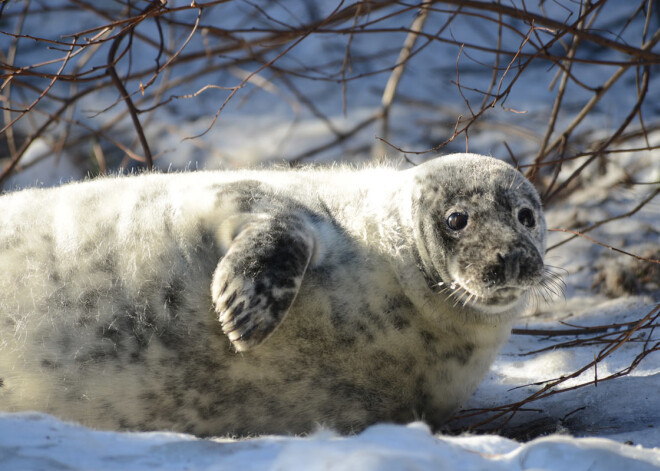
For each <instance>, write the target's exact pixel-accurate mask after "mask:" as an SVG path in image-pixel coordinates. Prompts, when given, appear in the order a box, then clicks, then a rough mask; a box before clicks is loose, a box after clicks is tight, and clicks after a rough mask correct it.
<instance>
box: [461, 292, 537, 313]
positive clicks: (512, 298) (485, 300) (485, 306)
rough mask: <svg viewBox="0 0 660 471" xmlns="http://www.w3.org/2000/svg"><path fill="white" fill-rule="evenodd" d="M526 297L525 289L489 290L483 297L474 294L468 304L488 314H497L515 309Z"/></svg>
mask: <svg viewBox="0 0 660 471" xmlns="http://www.w3.org/2000/svg"><path fill="white" fill-rule="evenodd" d="M463 289H465V288H463ZM466 291H468V290H466ZM525 296H526V290H525V289H523V288H516V287H503V288H496V289H487V290H485V291H484V294H481V295H479V294H476V293H473V294H472V296H471V300H470V302H469V303H466V304H467V305H469V306H470V307H472V308H474V309H477V310H479V311H482V312H484V313H487V314H497V313H501V312H504V311H508V310H511V309H513V308H514V306H515V305H516V304H518V303H519V302H520V301H521V299H522V298H523V297H525Z"/></svg>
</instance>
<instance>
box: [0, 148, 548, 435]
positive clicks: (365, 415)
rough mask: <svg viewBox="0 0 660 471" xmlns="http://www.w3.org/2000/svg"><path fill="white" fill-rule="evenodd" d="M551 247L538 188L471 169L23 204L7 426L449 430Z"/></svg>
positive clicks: (228, 179)
mask: <svg viewBox="0 0 660 471" xmlns="http://www.w3.org/2000/svg"><path fill="white" fill-rule="evenodd" d="M521 208H527V209H528V210H530V211H531V212H532V213H531V214H532V215H533V217H534V221H535V225H534V226H533V227H527V226H528V225H529V223H530V220H531V219H530V218H531V216H530V213H528V212H527V210H525V212H524V214H522V215H521V213H520V211H521ZM452 211H454V212H456V211H462V212H464V213H465V214H467V215H468V219H467V224H466V225H465V227H464V228H462V229H460V230H452V229H451V228H449V227H448V225H447V220H448V219H447V218H448V214H452ZM525 224H527V225H525ZM544 250H545V223H544V220H543V214H542V210H541V205H540V202H539V198H538V195H537V194H536V192H535V191H534V189H533V187H532V186H531V185H530V184H529V183H528V182H527V181H525V180H524V178H523V177H522V176H521V175H520V174H518V173H517V172H516V171H515V170H514V169H513V168H511V167H510V166H508V165H506V164H504V163H502V162H500V161H498V160H495V159H492V158H488V157H481V156H476V155H469V154H457V155H454V156H448V157H444V158H440V159H436V160H434V161H431V162H428V163H426V164H423V165H420V166H418V167H416V168H412V169H409V170H406V171H400V172H399V171H395V170H394V169H389V168H367V169H363V170H352V169H349V168H334V169H330V170H309V169H308V170H300V171H243V172H199V173H185V174H146V175H141V176H136V177H127V178H106V179H100V180H95V181H89V182H84V183H76V184H69V185H65V186H63V187H61V188H58V189H34V190H25V191H20V192H16V193H11V194H6V195H4V196H2V197H0V267H1V269H0V409H2V410H6V411H19V410H41V411H45V412H49V413H52V414H55V415H57V416H59V417H62V418H65V419H69V420H75V421H79V422H81V423H83V424H86V425H90V426H94V427H98V428H106V429H133V430H155V429H171V430H177V431H183V432H191V433H195V434H198V435H228V434H233V435H250V434H252V435H253V434H263V433H303V432H307V431H310V430H312V429H314V428H315V427H317V426H318V425H320V424H322V425H326V426H329V427H332V428H335V429H337V430H339V431H342V432H353V431H358V430H360V429H362V428H364V427H365V426H367V425H369V424H371V423H374V422H379V421H388V422H407V421H411V420H416V419H422V420H426V421H427V422H429V423H430V424H432V425H433V426H439V425H440V424H441V423H442V421H443V420H444V419H445V418H446V417H447V415H448V414H450V413H451V412H452V411H453V410H455V409H456V407H458V406H459V405H460V404H461V402H462V401H464V400H465V399H466V398H467V397H468V396H469V395H470V394H471V392H472V391H473V389H474V388H475V387H476V385H477V384H478V382H479V381H480V379H481V378H482V376H483V375H484V374H485V372H486V371H487V369H488V367H489V365H490V363H491V362H492V359H493V357H494V355H495V354H496V352H497V349H498V348H499V347H500V345H501V344H502V343H503V342H504V341H505V340H506V338H507V336H508V333H509V330H510V326H511V323H512V321H513V319H514V318H515V317H516V315H518V314H519V313H520V312H521V310H522V309H523V308H524V305H525V303H526V300H527V298H528V297H529V293H530V292H533V291H534V290H538V289H539V286H541V285H542V284H543V276H544V273H545V271H544V267H543V261H542V255H543V252H544Z"/></svg>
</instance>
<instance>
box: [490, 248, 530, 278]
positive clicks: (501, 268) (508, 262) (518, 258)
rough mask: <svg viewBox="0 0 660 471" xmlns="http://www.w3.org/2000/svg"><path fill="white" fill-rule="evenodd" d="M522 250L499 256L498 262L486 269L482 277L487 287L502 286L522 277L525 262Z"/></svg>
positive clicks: (514, 250)
mask: <svg viewBox="0 0 660 471" xmlns="http://www.w3.org/2000/svg"><path fill="white" fill-rule="evenodd" d="M524 258H525V257H524V253H523V251H522V250H521V249H517V248H516V249H512V250H510V251H509V252H506V253H504V254H502V253H501V252H500V253H498V254H497V261H496V262H495V263H493V264H491V265H489V266H487V267H486V269H485V270H484V274H483V276H482V280H483V282H484V283H485V284H486V286H488V287H491V286H501V285H505V284H507V283H508V282H511V281H517V280H518V277H519V275H520V266H521V262H522V261H523V260H524Z"/></svg>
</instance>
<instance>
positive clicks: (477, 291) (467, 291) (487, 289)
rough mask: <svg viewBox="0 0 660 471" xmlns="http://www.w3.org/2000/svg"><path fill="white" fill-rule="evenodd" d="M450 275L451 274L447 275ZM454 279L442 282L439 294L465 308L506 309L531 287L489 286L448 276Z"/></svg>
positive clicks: (439, 284) (439, 286)
mask: <svg viewBox="0 0 660 471" xmlns="http://www.w3.org/2000/svg"><path fill="white" fill-rule="evenodd" d="M447 275H449V274H447ZM447 278H448V279H453V280H454V281H451V282H449V283H445V282H443V281H440V282H439V283H438V284H437V287H438V292H439V293H440V294H443V295H445V296H447V297H448V298H449V299H453V300H454V303H455V304H456V305H457V306H458V305H464V306H475V307H485V308H498V307H501V308H506V307H509V306H511V305H512V304H514V303H516V302H517V301H518V300H519V299H520V298H521V297H523V296H524V295H525V292H526V291H527V290H528V289H529V288H530V286H511V285H508V286H487V285H484V284H483V283H478V282H476V281H475V280H470V279H463V278H461V277H460V276H454V277H451V276H447Z"/></svg>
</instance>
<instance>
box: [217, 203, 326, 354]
mask: <svg viewBox="0 0 660 471" xmlns="http://www.w3.org/2000/svg"><path fill="white" fill-rule="evenodd" d="M242 219H243V221H242V222H241V224H240V227H239V228H237V229H236V231H237V233H236V236H235V237H233V236H232V237H231V240H230V241H226V242H229V243H228V244H227V243H226V242H225V244H226V246H227V253H226V254H225V256H224V257H223V258H222V260H221V261H220V263H219V264H218V267H217V268H216V270H215V274H214V275H213V286H212V295H213V301H214V303H215V309H216V312H217V313H218V315H219V319H220V323H221V325H222V330H223V332H224V333H225V334H226V335H227V336H228V337H229V340H231V342H232V344H233V345H234V347H235V348H236V350H237V351H244V350H248V349H250V348H252V347H254V346H255V345H258V344H259V343H261V342H262V341H263V340H264V339H266V337H268V336H269V335H270V334H271V333H272V332H273V331H274V330H275V328H276V327H277V326H278V325H279V323H280V322H281V321H282V319H283V318H284V316H285V314H286V313H287V312H288V310H289V308H290V307H291V305H292V304H293V301H294V299H295V298H296V295H297V294H298V289H299V288H300V283H301V282H302V279H303V276H304V274H305V270H307V265H308V264H309V261H310V258H311V257H312V253H313V251H314V240H315V237H314V234H313V229H312V228H311V227H310V226H309V224H308V223H306V221H305V220H304V219H303V218H301V217H298V216H294V215H273V216H271V215H245V217H243V218H242ZM226 232H227V231H226V230H225V234H226ZM231 232H233V231H231ZM225 244H223V245H225Z"/></svg>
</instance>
